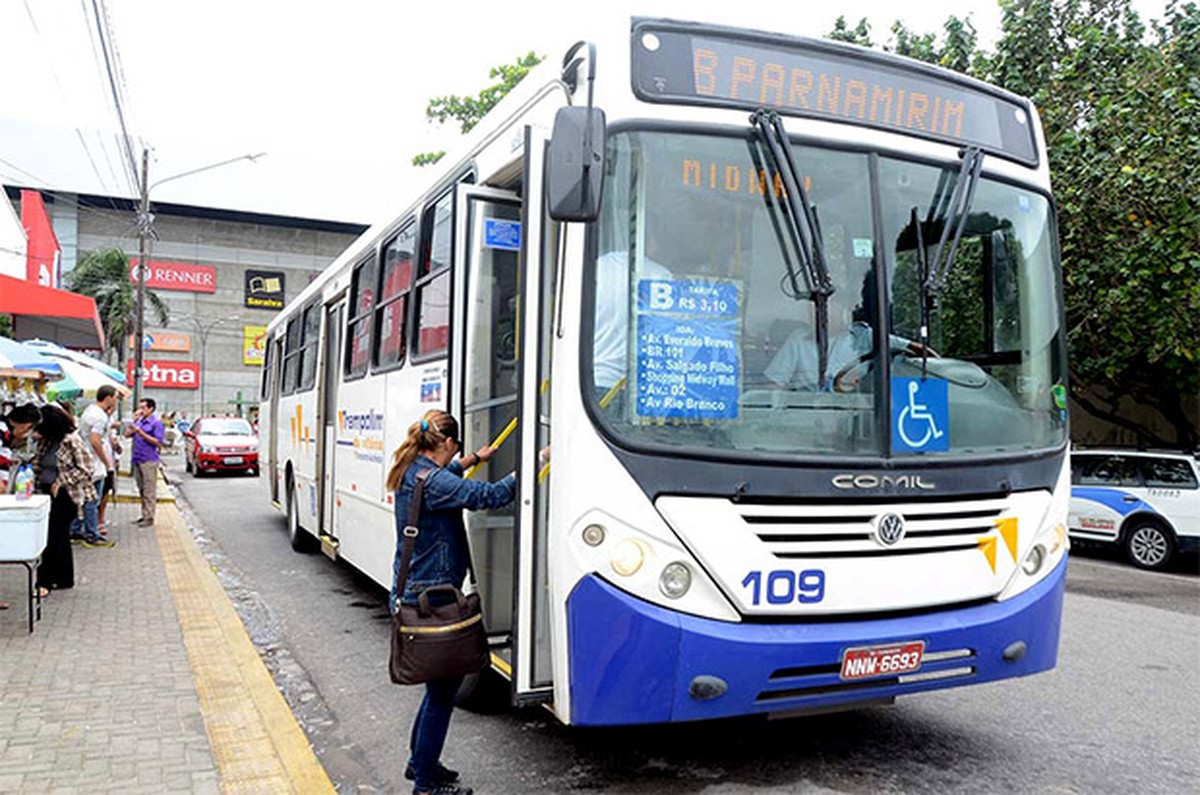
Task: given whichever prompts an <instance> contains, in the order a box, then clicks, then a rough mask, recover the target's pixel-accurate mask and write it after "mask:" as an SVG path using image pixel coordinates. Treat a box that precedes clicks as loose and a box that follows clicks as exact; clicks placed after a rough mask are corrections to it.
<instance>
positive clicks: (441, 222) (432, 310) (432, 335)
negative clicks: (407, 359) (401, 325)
mask: <svg viewBox="0 0 1200 795" xmlns="http://www.w3.org/2000/svg"><path fill="white" fill-rule="evenodd" d="M453 209H454V194H453V193H446V194H444V195H443V196H442V197H441V198H440V199H438V200H437V202H436V203H435V204H434V205H433V206H432V207H430V208H428V209H427V210H425V215H424V217H423V218H422V219H421V231H422V244H421V268H420V278H419V279H418V281H417V286H416V288H415V289H414V290H413V293H414V299H413V300H414V302H415V304H414V307H413V313H414V314H415V316H416V318H417V333H416V334H415V335H414V336H415V340H414V348H413V357H414V358H417V359H422V358H430V357H434V356H441V355H443V354H445V353H446V351H447V350H449V348H450V269H451V255H452V251H453V249H452V245H453V238H454V223H453V217H454V213H453Z"/></svg>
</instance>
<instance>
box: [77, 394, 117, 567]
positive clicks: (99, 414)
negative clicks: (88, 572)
mask: <svg viewBox="0 0 1200 795" xmlns="http://www.w3.org/2000/svg"><path fill="white" fill-rule="evenodd" d="M120 400H121V397H120V395H118V394H117V389H116V387H114V386H112V385H111V384H104V385H103V386H101V387H100V388H99V389H97V390H96V402H95V403H93V404H92V405H90V406H88V407H87V408H86V409H84V411H83V416H82V417H80V418H79V435H80V437H81V438H82V439H83V440H84V442H85V443H86V444H87V445H88V448H89V451H90V452H91V454H92V460H93V461H94V462H95V468H94V470H93V472H92V485H93V487H95V489H96V498H95V499H94V500H92V501H91V502H88V503H86V504H85V505H84V506H83V519H82V520H80V521H79V522H77V523H76V524H74V525H72V526H71V537H72V538H76V537H78V538H80V539H82V540H83V543H84V544H85V545H86V546H89V547H111V546H112V545H113V542H112V541H109V540H108V539H106V538H103V537H101V535H100V502H101V501H102V500H103V499H104V481H105V479H106V478H107V477H108V471H109V470H110V469H112V468H113V466H114V464H113V460H112V448H111V447H107V446H106V445H107V437H108V424H109V417H110V416H111V414H112V413H113V411H115V410H116V408H117V403H118V402H120Z"/></svg>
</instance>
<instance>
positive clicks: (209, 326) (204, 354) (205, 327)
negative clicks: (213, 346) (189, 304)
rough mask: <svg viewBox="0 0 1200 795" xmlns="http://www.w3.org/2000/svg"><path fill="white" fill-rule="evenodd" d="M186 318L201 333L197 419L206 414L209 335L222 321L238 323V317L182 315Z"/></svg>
mask: <svg viewBox="0 0 1200 795" xmlns="http://www.w3.org/2000/svg"><path fill="white" fill-rule="evenodd" d="M180 317H181V318H183V319H184V320H190V321H191V322H192V325H193V326H195V327H196V331H197V332H198V333H199V334H200V411H199V413H198V414H197V416H196V419H199V418H200V417H202V416H204V385H205V384H206V383H207V382H208V335H209V333H211V332H212V330H213V329H214V328H216V327H217V326H219V325H221V324H222V323H226V322H232V323H236V322H237V321H238V318H236V317H233V316H229V317H219V318H216V319H215V320H206V319H205V318H202V317H198V316H196V315H180Z"/></svg>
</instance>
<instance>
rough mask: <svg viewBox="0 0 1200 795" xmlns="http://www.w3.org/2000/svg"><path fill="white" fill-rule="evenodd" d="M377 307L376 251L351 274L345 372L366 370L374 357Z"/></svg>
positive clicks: (354, 375) (351, 375) (353, 373)
mask: <svg viewBox="0 0 1200 795" xmlns="http://www.w3.org/2000/svg"><path fill="white" fill-rule="evenodd" d="M374 308H375V255H374V254H372V255H371V257H370V258H369V259H366V260H363V261H362V262H360V263H359V264H358V265H357V266H355V268H354V273H353V275H352V276H351V277H350V313H349V314H350V322H349V323H348V324H347V331H346V337H347V338H348V339H349V340H350V344H349V345H348V346H347V347H346V366H345V373H346V377H347V378H357V377H358V376H360V375H364V374H365V373H366V372H367V363H368V362H369V361H370V359H371V310H372V309H374Z"/></svg>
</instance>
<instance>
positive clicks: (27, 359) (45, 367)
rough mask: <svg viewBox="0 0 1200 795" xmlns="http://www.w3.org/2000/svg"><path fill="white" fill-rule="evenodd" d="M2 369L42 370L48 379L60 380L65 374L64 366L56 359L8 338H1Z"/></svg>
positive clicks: (0, 359) (0, 357)
mask: <svg viewBox="0 0 1200 795" xmlns="http://www.w3.org/2000/svg"><path fill="white" fill-rule="evenodd" d="M0 367H4V368H9V369H13V370H40V371H41V372H43V373H45V374H46V377H47V378H58V377H59V376H61V375H62V374H63V369H62V365H60V364H59V363H58V361H57V360H56V359H53V358H52V357H50V356H47V355H45V354H44V353H43V352H42V351H40V350H38V349H36V348H32V347H30V346H28V345H25V344H23V343H20V342H17V341H16V340H10V339H8V338H7V337H0Z"/></svg>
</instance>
